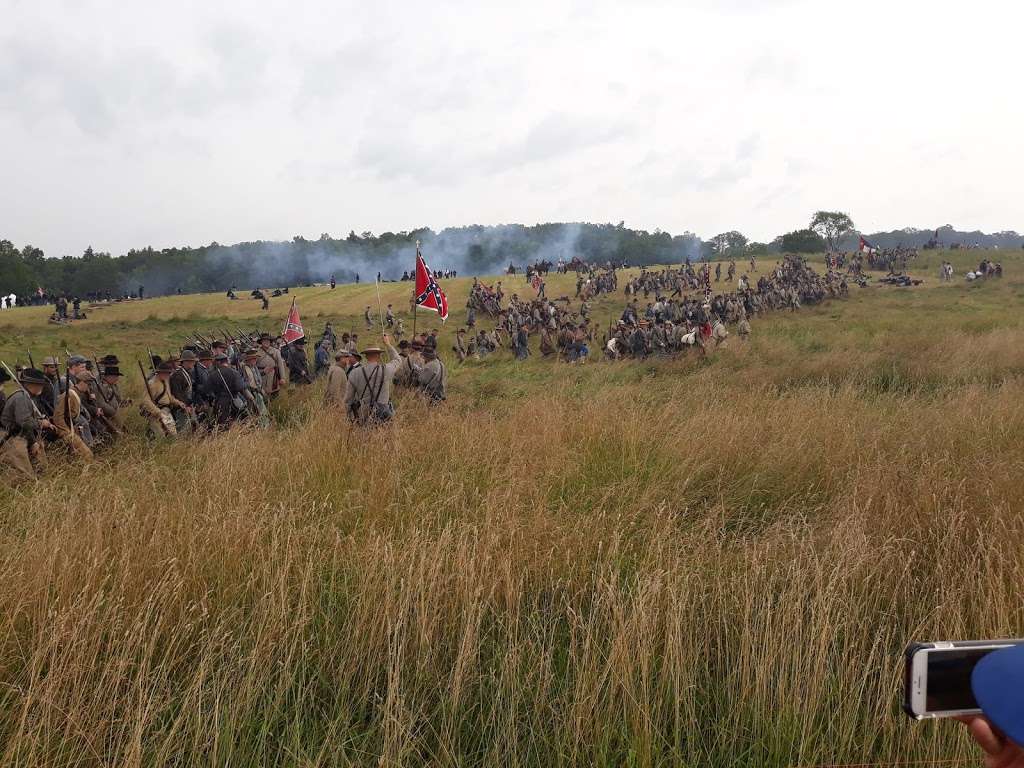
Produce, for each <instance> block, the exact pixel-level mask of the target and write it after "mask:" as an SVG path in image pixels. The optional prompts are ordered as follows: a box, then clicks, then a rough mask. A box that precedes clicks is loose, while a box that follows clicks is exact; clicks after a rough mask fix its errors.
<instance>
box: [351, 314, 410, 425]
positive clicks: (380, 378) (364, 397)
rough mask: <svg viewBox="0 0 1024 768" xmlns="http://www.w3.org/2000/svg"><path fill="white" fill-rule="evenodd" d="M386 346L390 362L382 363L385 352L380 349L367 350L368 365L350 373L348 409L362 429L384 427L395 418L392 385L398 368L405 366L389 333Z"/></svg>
mask: <svg viewBox="0 0 1024 768" xmlns="http://www.w3.org/2000/svg"><path fill="white" fill-rule="evenodd" d="M384 344H385V346H387V348H388V355H389V357H390V358H391V359H390V361H389V362H387V363H383V362H381V359H380V356H381V354H382V353H383V352H384V350H383V349H381V348H380V347H367V348H366V349H365V350H363V357H364V358H365V360H366V362H364V363H363V364H362V365H360V366H359V367H358V368H356V369H355V370H353V371H350V372H349V377H348V383H347V384H346V386H345V406H346V407H347V408H348V410H349V413H350V414H351V417H352V419H353V420H355V421H357V422H358V423H359V424H360V425H362V426H372V425H375V424H383V423H384V422H387V421H390V420H391V418H392V417H393V416H394V415H395V406H394V405H393V404H392V403H391V386H392V384H393V382H394V379H395V373H396V372H397V371H398V367H399V366H400V365H402V358H401V357H399V355H398V351H397V350H396V349H395V348H394V347H393V346H391V338H390V337H389V336H388V335H387V334H384Z"/></svg>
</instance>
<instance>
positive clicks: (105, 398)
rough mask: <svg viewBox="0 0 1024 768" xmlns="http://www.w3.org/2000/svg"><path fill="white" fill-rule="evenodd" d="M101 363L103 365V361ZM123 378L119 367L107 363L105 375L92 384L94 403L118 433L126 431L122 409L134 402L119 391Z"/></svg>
mask: <svg viewBox="0 0 1024 768" xmlns="http://www.w3.org/2000/svg"><path fill="white" fill-rule="evenodd" d="M100 362H101V363H102V361H100ZM121 376H122V374H121V369H120V368H118V367H117V365H114V364H110V363H105V364H103V373H102V374H101V375H99V376H97V377H96V378H95V380H94V381H93V382H92V393H93V396H94V398H95V400H94V403H95V404H96V407H97V408H98V409H99V410H100V411H101V412H102V413H103V417H104V418H105V419H106V420H107V421H108V422H109V423H110V425H111V426H112V427H113V429H114V431H116V432H121V431H123V429H124V418H123V417H122V415H121V409H122V408H124V407H125V406H128V405H131V402H132V401H131V400H126V399H125V398H123V397H121V392H120V390H119V389H118V385H119V384H120V379H121Z"/></svg>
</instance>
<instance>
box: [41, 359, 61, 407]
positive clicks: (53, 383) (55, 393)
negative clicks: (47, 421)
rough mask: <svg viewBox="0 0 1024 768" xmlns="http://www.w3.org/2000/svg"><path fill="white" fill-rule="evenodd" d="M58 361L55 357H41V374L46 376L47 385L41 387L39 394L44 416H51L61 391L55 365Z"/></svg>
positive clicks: (58, 374) (58, 372) (58, 373)
mask: <svg viewBox="0 0 1024 768" xmlns="http://www.w3.org/2000/svg"><path fill="white" fill-rule="evenodd" d="M59 363H60V361H59V360H58V359H57V358H55V357H44V358H43V375H44V376H45V377H46V380H47V386H45V387H43V393H42V394H41V395H40V396H39V407H40V408H41V409H42V411H43V413H44V414H45V415H46V416H53V409H54V408H55V407H56V405H57V399H58V398H59V397H60V393H61V392H62V391H63V387H61V381H60V371H59V370H58V367H57V366H58V364H59Z"/></svg>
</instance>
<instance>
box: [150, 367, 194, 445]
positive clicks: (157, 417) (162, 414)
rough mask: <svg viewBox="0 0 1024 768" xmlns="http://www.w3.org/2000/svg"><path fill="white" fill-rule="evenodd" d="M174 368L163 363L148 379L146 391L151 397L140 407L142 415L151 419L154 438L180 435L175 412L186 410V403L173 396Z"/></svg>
mask: <svg viewBox="0 0 1024 768" xmlns="http://www.w3.org/2000/svg"><path fill="white" fill-rule="evenodd" d="M172 373H174V366H173V365H171V363H169V362H166V361H164V362H162V363H160V365H158V366H157V367H156V371H154V372H153V373H152V374H151V375H150V376H149V378H147V379H146V390H147V392H148V393H149V397H147V398H145V399H144V400H143V401H142V403H141V404H140V405H139V409H140V410H141V412H142V415H143V416H145V417H146V418H147V419H149V430H150V434H152V435H153V436H154V437H168V438H173V437H177V435H178V427H177V424H176V422H175V419H174V411H176V410H184V409H185V403H183V402H181V401H180V400H178V399H177V398H176V397H174V395H172V394H171V383H170V380H171V374H172Z"/></svg>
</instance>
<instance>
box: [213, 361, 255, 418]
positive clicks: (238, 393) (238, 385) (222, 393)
mask: <svg viewBox="0 0 1024 768" xmlns="http://www.w3.org/2000/svg"><path fill="white" fill-rule="evenodd" d="M204 394H205V395H206V396H207V398H208V399H209V400H212V402H213V418H214V419H215V420H216V423H217V426H218V427H222V428H227V427H229V426H231V424H233V423H234V421H235V418H236V417H237V416H238V415H239V414H241V413H244V412H245V411H246V401H245V398H244V397H243V395H242V377H241V376H239V375H238V371H236V370H235V369H234V368H232V367H230V366H229V365H228V356H227V355H226V354H224V353H223V352H221V353H220V354H218V355H215V356H214V358H213V370H211V371H210V376H209V378H208V379H207V380H206V389H205V392H204Z"/></svg>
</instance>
